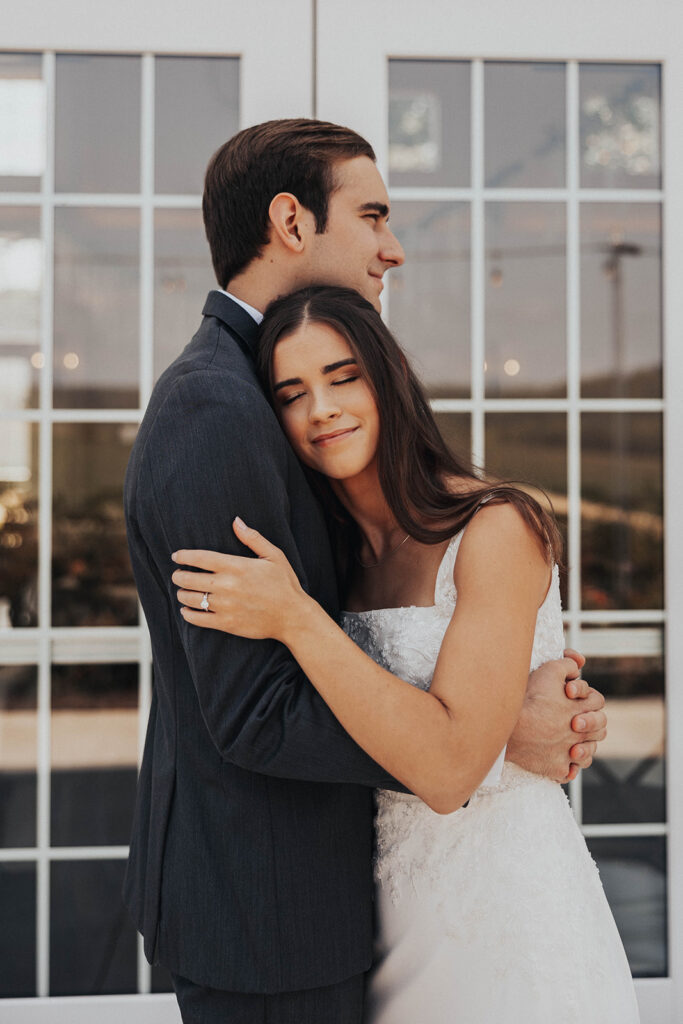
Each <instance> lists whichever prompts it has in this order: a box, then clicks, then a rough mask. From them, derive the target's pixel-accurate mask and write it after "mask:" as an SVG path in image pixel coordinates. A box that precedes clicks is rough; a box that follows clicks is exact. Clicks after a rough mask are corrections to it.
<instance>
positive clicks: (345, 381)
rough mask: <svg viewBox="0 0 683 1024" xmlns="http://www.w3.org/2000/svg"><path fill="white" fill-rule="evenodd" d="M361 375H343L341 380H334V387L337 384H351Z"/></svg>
mask: <svg viewBox="0 0 683 1024" xmlns="http://www.w3.org/2000/svg"><path fill="white" fill-rule="evenodd" d="M358 379H359V375H358V374H357V373H356V374H354V375H353V376H352V377H342V379H341V380H333V381H332V387H336V386H337V384H350V383H351V382H352V381H354V380H358Z"/></svg>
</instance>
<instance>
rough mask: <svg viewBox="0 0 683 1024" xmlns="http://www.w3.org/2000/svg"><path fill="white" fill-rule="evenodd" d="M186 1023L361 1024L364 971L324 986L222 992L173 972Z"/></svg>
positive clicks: (176, 991) (174, 984)
mask: <svg viewBox="0 0 683 1024" xmlns="http://www.w3.org/2000/svg"><path fill="white" fill-rule="evenodd" d="M172 977H173V986H174V988H175V993H176V997H177V999H178V1005H179V1007H180V1013H181V1016H182V1018H183V1024H361V1021H362V1018H363V992H364V988H365V975H364V974H357V975H355V976H354V977H353V978H349V979H348V980H347V981H341V982H339V983H338V984H336V985H328V986H326V987H325V988H311V989H305V990H303V991H300V992H278V993H275V994H274V995H259V994H258V993H255V994H252V993H249V992H223V991H221V989H217V988H206V987H204V986H203V985H195V983H194V982H193V981H188V979H187V978H182V977H181V976H180V975H179V974H174V975H172Z"/></svg>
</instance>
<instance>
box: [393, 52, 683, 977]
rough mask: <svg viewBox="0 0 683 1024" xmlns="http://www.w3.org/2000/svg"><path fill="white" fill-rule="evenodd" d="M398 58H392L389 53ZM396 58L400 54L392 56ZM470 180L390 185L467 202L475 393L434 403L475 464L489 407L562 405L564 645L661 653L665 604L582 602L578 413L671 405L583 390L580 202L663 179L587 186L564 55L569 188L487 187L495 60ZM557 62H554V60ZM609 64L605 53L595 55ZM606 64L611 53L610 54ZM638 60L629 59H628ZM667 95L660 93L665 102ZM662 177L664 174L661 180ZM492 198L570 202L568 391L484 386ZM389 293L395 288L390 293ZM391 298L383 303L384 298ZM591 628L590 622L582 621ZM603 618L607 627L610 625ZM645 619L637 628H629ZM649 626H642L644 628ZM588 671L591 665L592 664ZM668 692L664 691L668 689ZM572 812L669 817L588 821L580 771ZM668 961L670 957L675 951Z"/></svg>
mask: <svg viewBox="0 0 683 1024" xmlns="http://www.w3.org/2000/svg"><path fill="white" fill-rule="evenodd" d="M391 59H392V58H390V60H391ZM396 59H397V60H398V59H400V58H398V57H397V58H396ZM412 59H415V58H412ZM469 63H470V72H471V78H470V118H471V127H470V141H471V157H470V186H469V187H464V188H444V187H438V188H437V187H429V186H419V187H418V186H400V187H397V186H393V187H390V188H389V193H390V197H391V200H392V203H400V202H401V201H405V202H408V201H413V202H416V201H429V202H444V203H452V202H463V203H468V204H469V208H470V245H471V261H470V269H471V273H470V318H471V320H470V352H471V360H470V363H471V370H470V397H469V398H438V399H433V400H432V403H431V405H432V408H433V410H434V411H435V412H439V413H468V414H469V415H470V422H471V454H472V460H473V462H474V464H475V465H479V466H485V465H486V449H485V417H486V414H487V413H494V412H498V413H505V412H507V413H510V412H521V411H523V412H538V413H564V414H565V415H566V417H567V514H568V536H567V551H568V557H567V561H568V563H569V565H570V571H569V579H568V584H569V585H568V607H567V609H566V610H565V611H564V614H563V619H564V624H565V633H566V638H567V646H569V647H574V648H575V649H577V650H580V651H582V653H584V654H585V655H586V656H588V657H590V656H594V657H609V656H620V657H624V656H643V655H650V656H657V655H661V654H663V631H664V629H665V627H666V622H667V614H666V611H665V609H651V610H626V609H624V610H611V611H592V610H581V560H580V553H581V414H582V413H587V412H623V413H642V412H648V413H659V414H660V415H661V414H663V413H664V411H665V400H664V399H663V398H584V397H582V396H581V364H580V356H581V336H580V304H579V303H580V273H581V254H580V248H579V238H580V232H579V214H580V205H581V203H586V202H591V201H593V202H596V201H599V202H600V203H656V204H658V205H662V206H663V204H664V201H665V188H659V189H639V188H628V189H624V188H620V189H616V188H611V189H610V188H581V186H580V152H579V111H580V104H579V69H580V65H581V63H583V62H580V61H577V60H567V61H563V62H562V63H564V65H565V71H566V89H565V116H566V185H565V187H563V188H488V187H486V185H485V183H484V182H485V177H484V109H485V107H484V73H485V65H486V64H487V63H489V62H488V61H486V60H482V59H473V60H471V61H470V62H469ZM554 63H556V62H554ZM599 63H603V62H599ZM604 63H608V62H604ZM627 63H633V62H630V61H629V62H627ZM662 102H663V101H662ZM664 185H666V181H665V182H664ZM491 201H499V202H500V201H503V202H505V201H508V202H513V201H516V202H522V201H523V202H533V203H551V202H552V203H559V202H561V203H564V204H565V207H566V212H567V236H566V239H567V243H566V244H567V247H566V295H567V303H566V310H567V311H566V334H567V365H566V372H567V394H566V397H564V398H487V397H486V394H485V378H484V361H485V301H486V299H485V281H486V243H485V204H486V203H487V202H491ZM388 300H389V301H390V297H388ZM385 305H386V303H385ZM586 626H588V627H591V626H593V627H594V628H592V629H590V628H589V629H585V628H584V627H586ZM600 627H608V628H606V629H604V630H602V629H600ZM633 627H639V628H637V629H636V628H633ZM642 627H645V628H642ZM588 677H589V678H590V672H588ZM666 696H667V699H668V691H667V694H666ZM568 788H569V796H570V800H571V804H572V809H573V812H574V815H575V817H576V819H577V821H578V823H579V825H580V826H581V829H582V832H583V834H584V836H585V837H586V838H587V839H592V838H595V839H597V838H617V837H635V836H648V837H649V836H666V837H668V835H669V831H670V826H669V820H668V818H667V820H666V821H664V822H642V823H633V824H628V823H626V824H609V825H606V824H605V825H602V824H590V825H588V824H583V822H582V801H581V794H582V787H581V778H580V777H579V778H578V779H575V780H574V781H573V782H571V783H570V784H569V787H568ZM669 962H670V957H669Z"/></svg>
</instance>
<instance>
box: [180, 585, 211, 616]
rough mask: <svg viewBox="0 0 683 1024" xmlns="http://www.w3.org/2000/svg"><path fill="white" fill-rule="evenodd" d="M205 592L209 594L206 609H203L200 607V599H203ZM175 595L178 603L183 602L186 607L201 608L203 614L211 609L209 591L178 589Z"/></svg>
mask: <svg viewBox="0 0 683 1024" xmlns="http://www.w3.org/2000/svg"><path fill="white" fill-rule="evenodd" d="M206 593H208V594H209V607H208V608H207V609H206V610H204V609H203V608H202V601H203V600H204V594H206ZM176 597H177V598H178V601H179V602H180V604H184V605H186V606H187V607H188V608H196V609H197V610H201V611H202V613H203V614H206V612H207V611H208V612H210V611H212V608H211V593H210V592H209V591H206V590H204V591H202V592H199V591H196V590H179V591H178V593H177V594H176Z"/></svg>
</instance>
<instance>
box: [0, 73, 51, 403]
mask: <svg viewBox="0 0 683 1024" xmlns="http://www.w3.org/2000/svg"><path fill="white" fill-rule="evenodd" d="M1 81H2V80H1V79H0V83H1ZM42 277H43V246H42V242H41V239H40V211H39V210H38V209H34V208H31V207H28V206H25V207H21V206H20V207H15V208H14V209H12V207H9V206H3V207H0V409H35V408H36V406H37V405H38V401H39V398H38V386H39V379H40V370H41V368H42V366H43V361H44V360H43V355H42V353H41V351H40V296H41V285H42Z"/></svg>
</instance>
